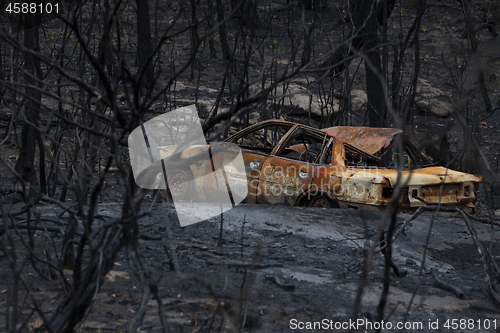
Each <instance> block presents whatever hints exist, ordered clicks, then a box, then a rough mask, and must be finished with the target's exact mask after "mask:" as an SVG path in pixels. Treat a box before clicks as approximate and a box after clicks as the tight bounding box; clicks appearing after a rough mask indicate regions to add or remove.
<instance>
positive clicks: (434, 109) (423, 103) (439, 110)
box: [415, 98, 453, 117]
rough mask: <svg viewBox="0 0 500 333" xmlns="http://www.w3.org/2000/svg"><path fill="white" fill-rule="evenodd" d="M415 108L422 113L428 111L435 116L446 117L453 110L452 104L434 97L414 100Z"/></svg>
mask: <svg viewBox="0 0 500 333" xmlns="http://www.w3.org/2000/svg"><path fill="white" fill-rule="evenodd" d="M415 109H416V110H417V111H419V112H422V113H424V114H426V113H430V114H431V115H434V116H437V117H448V116H449V115H450V114H451V113H452V112H453V105H451V104H450V103H446V102H443V101H440V100H438V99H436V98H431V99H421V100H419V101H416V102H415Z"/></svg>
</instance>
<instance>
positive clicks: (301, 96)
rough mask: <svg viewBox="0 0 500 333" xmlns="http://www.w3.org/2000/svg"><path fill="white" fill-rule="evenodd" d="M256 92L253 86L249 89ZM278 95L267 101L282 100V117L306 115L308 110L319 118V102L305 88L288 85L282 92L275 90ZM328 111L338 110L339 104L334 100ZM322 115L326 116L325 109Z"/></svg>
mask: <svg viewBox="0 0 500 333" xmlns="http://www.w3.org/2000/svg"><path fill="white" fill-rule="evenodd" d="M256 92H257V86H256V85H253V86H251V87H250V93H251V94H254V93H256ZM277 92H278V94H277V95H275V96H272V95H270V96H269V97H268V99H272V98H276V99H281V98H283V99H284V101H283V110H282V114H284V115H307V114H308V113H309V110H310V111H311V116H312V117H317V118H319V117H321V109H322V105H321V101H320V99H319V97H318V95H317V94H315V93H312V92H310V91H309V90H308V89H307V88H305V87H303V86H300V85H298V84H295V83H291V84H289V85H288V89H287V90H286V91H285V92H283V90H282V89H281V87H278V89H277ZM327 108H328V109H329V110H332V109H333V112H337V111H338V110H339V102H338V100H337V99H334V102H333V105H332V104H329V105H328V106H327ZM323 115H326V109H325V108H323Z"/></svg>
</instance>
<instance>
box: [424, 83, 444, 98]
mask: <svg viewBox="0 0 500 333" xmlns="http://www.w3.org/2000/svg"><path fill="white" fill-rule="evenodd" d="M417 95H419V96H420V97H422V98H436V97H439V96H445V95H446V93H445V92H444V91H443V90H441V89H439V88H435V87H434V86H432V85H431V84H430V82H429V81H427V80H424V79H418V83H417Z"/></svg>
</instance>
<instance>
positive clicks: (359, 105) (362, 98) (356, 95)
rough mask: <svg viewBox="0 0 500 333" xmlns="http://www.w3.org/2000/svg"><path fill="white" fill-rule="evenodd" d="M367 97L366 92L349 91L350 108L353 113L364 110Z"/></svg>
mask: <svg viewBox="0 0 500 333" xmlns="http://www.w3.org/2000/svg"><path fill="white" fill-rule="evenodd" d="M367 103H368V96H367V95H366V92H365V91H363V90H360V89H353V90H351V107H352V110H353V111H362V110H365V109H366V105H367Z"/></svg>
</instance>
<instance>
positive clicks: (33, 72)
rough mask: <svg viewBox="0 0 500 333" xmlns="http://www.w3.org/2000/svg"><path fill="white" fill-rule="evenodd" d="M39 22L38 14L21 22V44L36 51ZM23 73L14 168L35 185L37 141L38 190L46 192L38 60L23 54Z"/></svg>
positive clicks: (40, 74)
mask: <svg viewBox="0 0 500 333" xmlns="http://www.w3.org/2000/svg"><path fill="white" fill-rule="evenodd" d="M39 24H40V16H39V15H33V16H31V17H28V18H27V19H26V22H25V30H24V46H25V47H26V48H28V49H30V50H35V51H37V52H39V51H40V41H39ZM24 65H25V72H24V82H25V84H26V87H25V99H26V105H25V111H24V116H25V121H24V124H23V129H22V133H21V149H20V152H19V158H18V160H17V162H16V166H15V169H16V171H17V172H18V173H19V175H20V176H21V177H22V179H23V181H25V182H28V183H29V184H31V185H32V186H36V185H37V179H36V176H35V149H36V144H37V143H38V146H39V152H40V159H39V166H40V191H41V192H42V193H46V185H45V168H44V166H45V155H44V153H45V150H44V147H43V140H42V139H41V135H40V131H39V129H38V126H39V124H40V107H41V101H42V93H41V92H40V89H37V88H41V79H42V73H41V67H40V60H39V59H38V58H37V57H35V56H33V55H31V54H26V55H25V64H24ZM25 195H29V196H31V195H33V193H32V192H31V190H30V193H25Z"/></svg>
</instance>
